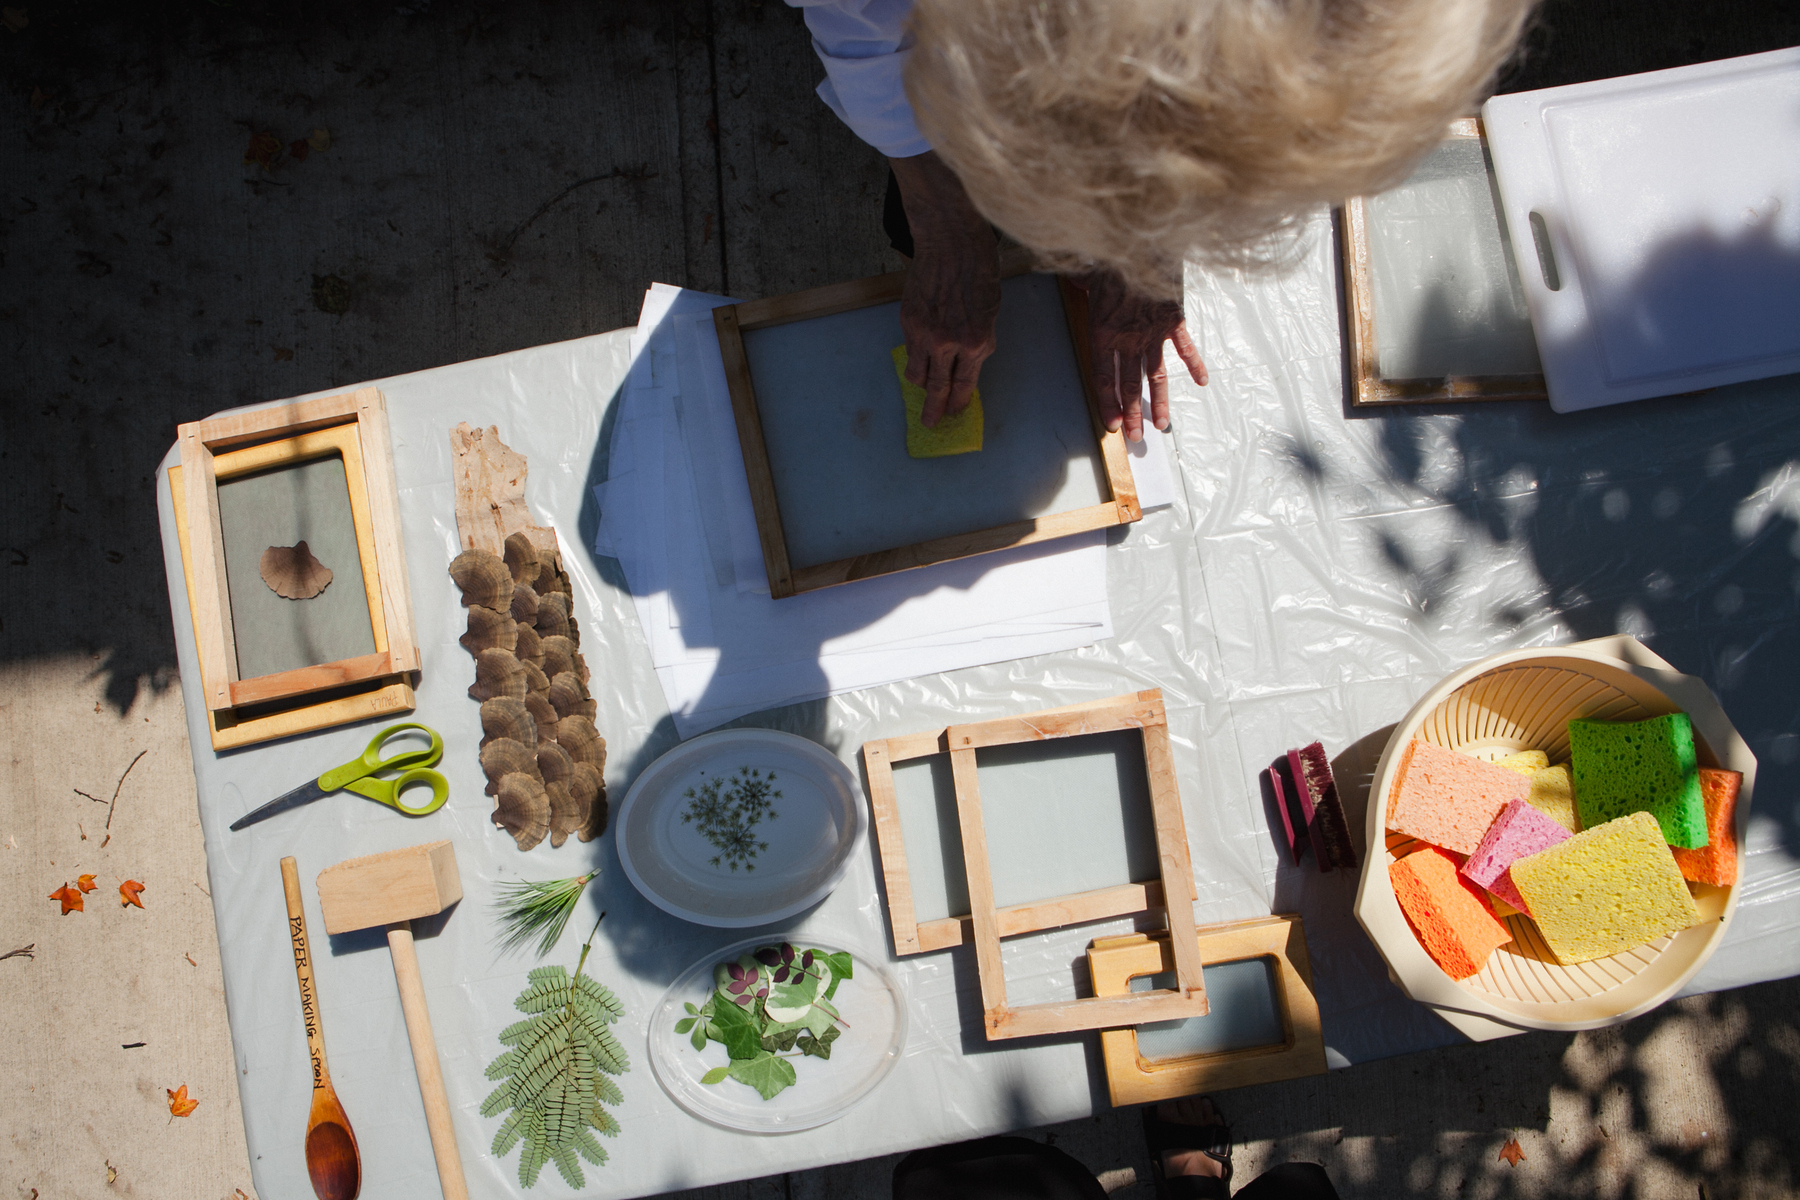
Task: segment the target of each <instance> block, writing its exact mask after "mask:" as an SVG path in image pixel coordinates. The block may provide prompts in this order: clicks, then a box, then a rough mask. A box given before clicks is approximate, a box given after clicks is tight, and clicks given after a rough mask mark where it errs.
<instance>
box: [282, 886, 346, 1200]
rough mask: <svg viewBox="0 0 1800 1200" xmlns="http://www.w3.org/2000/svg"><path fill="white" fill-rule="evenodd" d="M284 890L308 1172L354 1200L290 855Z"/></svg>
mask: <svg viewBox="0 0 1800 1200" xmlns="http://www.w3.org/2000/svg"><path fill="white" fill-rule="evenodd" d="M281 884H282V888H283V889H284V890H285V891H286V892H287V911H288V936H289V937H290V938H292V939H293V942H294V971H295V973H296V974H298V975H299V977H300V1015H301V1017H302V1018H304V1019H305V1021H306V1049H307V1051H308V1053H309V1054H310V1055H311V1057H312V1077H313V1094H312V1115H311V1117H310V1118H309V1119H308V1120H307V1122H306V1173H307V1174H308V1175H310V1176H311V1177H312V1185H313V1192H314V1193H315V1194H316V1195H317V1196H318V1197H319V1200H356V1194H357V1192H359V1191H360V1190H362V1158H361V1156H360V1155H358V1154H357V1152H356V1134H354V1133H352V1132H351V1130H350V1118H349V1117H347V1116H345V1115H344V1106H343V1105H342V1104H340V1103H338V1098H337V1091H336V1090H335V1089H334V1088H333V1087H332V1086H331V1072H330V1071H328V1070H326V1069H325V1035H324V1031H323V1030H321V1029H320V1027H319V992H318V989H317V988H316V987H315V986H314V985H313V973H312V952H311V950H309V949H308V948H307V944H306V910H305V909H304V908H302V907H301V905H300V871H299V868H298V867H297V866H296V865H295V863H294V860H293V859H292V858H284V859H282V860H281Z"/></svg>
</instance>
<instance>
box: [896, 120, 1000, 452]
mask: <svg viewBox="0 0 1800 1200" xmlns="http://www.w3.org/2000/svg"><path fill="white" fill-rule="evenodd" d="M889 161H890V162H891V163H892V164H893V167H894V177H895V178H896V179H897V180H898V181H899V184H900V195H901V198H902V199H903V200H904V201H905V203H906V218H907V222H908V223H909V224H910V225H911V226H912V234H913V246H914V254H913V260H912V265H911V266H910V267H909V268H908V270H907V272H906V286H905V289H904V290H903V291H902V292H901V296H900V329H901V332H903V333H904V334H905V335H906V379H907V382H908V383H912V384H916V385H917V386H919V387H922V388H924V389H925V410H924V412H923V413H922V414H921V415H920V420H921V421H922V422H923V424H924V425H925V426H926V428H928V429H929V428H931V427H933V426H935V425H936V424H937V423H938V421H939V420H940V419H941V418H942V417H943V416H944V415H945V414H950V415H955V414H956V413H959V412H961V411H962V410H963V409H965V408H967V407H968V404H969V398H970V397H971V396H972V395H973V394H974V392H975V381H976V379H977V378H979V377H980V375H981V364H982V363H984V362H986V361H987V359H988V357H989V356H990V355H992V354H993V353H994V319H995V317H996V316H997V315H998V314H999V312H1000V252H999V243H998V239H996V238H995V236H994V229H993V226H991V225H989V224H988V222H987V219H986V218H985V217H983V216H982V215H981V214H980V213H979V212H978V211H976V208H975V205H974V204H973V203H971V202H970V200H969V196H968V193H967V192H965V191H964V190H963V186H962V182H961V180H959V179H957V177H956V175H955V173H954V172H952V171H951V170H950V168H948V167H946V166H945V165H944V164H943V162H942V161H941V160H939V158H938V156H937V155H936V154H935V153H927V154H920V155H917V156H915V157H912V158H896V159H890V160H889Z"/></svg>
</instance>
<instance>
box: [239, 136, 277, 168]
mask: <svg viewBox="0 0 1800 1200" xmlns="http://www.w3.org/2000/svg"><path fill="white" fill-rule="evenodd" d="M281 149H282V147H281V139H280V138H278V137H276V136H275V135H274V134H272V133H270V132H269V131H268V130H266V129H265V130H263V131H262V132H261V133H253V134H251V135H250V144H249V145H248V146H246V147H244V165H245V166H246V167H261V168H262V169H263V170H265V171H272V170H274V169H275V160H276V159H278V158H280V157H281Z"/></svg>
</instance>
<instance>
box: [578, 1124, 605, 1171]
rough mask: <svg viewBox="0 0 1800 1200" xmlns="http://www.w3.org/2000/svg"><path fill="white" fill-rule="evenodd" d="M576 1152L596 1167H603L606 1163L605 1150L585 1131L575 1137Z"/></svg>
mask: <svg viewBox="0 0 1800 1200" xmlns="http://www.w3.org/2000/svg"><path fill="white" fill-rule="evenodd" d="M575 1152H576V1153H577V1154H580V1155H581V1157H583V1158H585V1159H587V1160H588V1161H589V1162H591V1163H593V1164H594V1165H595V1166H596V1167H598V1166H602V1165H603V1164H605V1162H606V1150H605V1148H604V1147H602V1146H601V1145H600V1143H599V1142H596V1141H595V1140H594V1135H593V1134H591V1133H589V1132H588V1131H587V1130H585V1129H583V1130H582V1131H581V1132H580V1133H578V1134H576V1135H575Z"/></svg>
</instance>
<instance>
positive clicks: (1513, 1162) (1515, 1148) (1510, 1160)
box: [1500, 1138, 1525, 1167]
mask: <svg viewBox="0 0 1800 1200" xmlns="http://www.w3.org/2000/svg"><path fill="white" fill-rule="evenodd" d="M1500 1160H1501V1161H1502V1162H1504V1163H1506V1164H1507V1165H1508V1166H1513V1167H1516V1166H1518V1165H1519V1164H1520V1163H1521V1162H1523V1161H1524V1160H1525V1151H1524V1150H1522V1149H1520V1148H1519V1139H1518V1138H1507V1139H1506V1145H1504V1146H1502V1147H1500Z"/></svg>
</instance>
